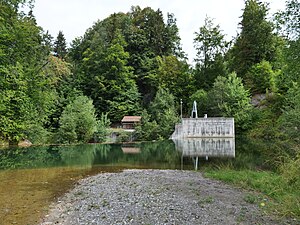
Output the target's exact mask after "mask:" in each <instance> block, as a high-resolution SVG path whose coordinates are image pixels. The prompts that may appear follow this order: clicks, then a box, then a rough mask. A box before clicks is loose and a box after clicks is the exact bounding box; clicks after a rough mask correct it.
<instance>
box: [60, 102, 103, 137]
mask: <svg viewBox="0 0 300 225" xmlns="http://www.w3.org/2000/svg"><path fill="white" fill-rule="evenodd" d="M59 124H60V128H59V131H58V134H59V135H58V140H57V141H58V142H59V143H76V142H88V141H89V140H90V139H91V138H92V137H93V134H94V133H95V132H96V131H97V119H96V115H95V108H94V106H93V102H92V100H90V99H89V98H88V97H86V96H79V97H77V98H76V99H75V100H74V101H73V102H72V103H70V104H69V105H67V106H66V108H65V109H64V111H63V113H62V115H61V117H60V120H59Z"/></svg>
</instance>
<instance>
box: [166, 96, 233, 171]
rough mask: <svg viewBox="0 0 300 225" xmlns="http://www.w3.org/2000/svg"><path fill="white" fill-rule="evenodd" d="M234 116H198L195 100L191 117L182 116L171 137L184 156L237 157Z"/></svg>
mask: <svg viewBox="0 0 300 225" xmlns="http://www.w3.org/2000/svg"><path fill="white" fill-rule="evenodd" d="M234 136H235V134H234V118H216V117H212V118H207V115H205V116H204V118H198V114H197V103H196V102H195V101H194V104H193V109H192V113H191V118H182V119H181V123H180V124H177V125H176V126H175V131H174V133H173V134H172V136H171V137H170V139H172V140H173V142H174V143H175V145H176V149H177V150H178V151H181V152H182V161H183V157H195V159H194V158H193V159H194V163H195V169H197V168H198V157H205V158H206V160H208V158H209V157H230V158H234V157H235V142H234Z"/></svg>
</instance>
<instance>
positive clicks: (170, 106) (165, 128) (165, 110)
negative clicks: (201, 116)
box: [149, 88, 179, 139]
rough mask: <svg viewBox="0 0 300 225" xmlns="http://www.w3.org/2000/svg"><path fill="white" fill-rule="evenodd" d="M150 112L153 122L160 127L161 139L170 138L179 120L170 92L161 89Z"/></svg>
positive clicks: (151, 105) (152, 103)
mask: <svg viewBox="0 0 300 225" xmlns="http://www.w3.org/2000/svg"><path fill="white" fill-rule="evenodd" d="M149 110H150V113H151V118H152V120H153V121H156V122H157V125H158V127H159V131H158V135H159V137H160V138H163V139H166V138H168V137H169V136H170V135H171V134H172V132H173V130H174V127H175V124H176V123H177V122H178V119H179V118H178V115H177V113H176V109H175V103H174V96H173V95H172V94H170V93H169V91H168V90H166V89H163V88H159V89H158V91H157V93H156V96H155V98H154V100H153V102H151V104H150V108H149Z"/></svg>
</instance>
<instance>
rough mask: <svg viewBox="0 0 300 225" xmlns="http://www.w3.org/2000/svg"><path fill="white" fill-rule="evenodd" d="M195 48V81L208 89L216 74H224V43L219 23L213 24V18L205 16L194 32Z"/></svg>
mask: <svg viewBox="0 0 300 225" xmlns="http://www.w3.org/2000/svg"><path fill="white" fill-rule="evenodd" d="M195 35H196V37H195V39H194V44H195V48H196V50H197V58H196V59H195V61H196V68H195V71H194V74H195V83H196V87H197V88H204V89H206V90H208V89H209V88H211V86H212V84H213V82H214V80H215V79H216V77H217V76H220V75H225V65H224V57H223V56H224V53H225V51H226V46H227V45H228V43H226V41H225V39H224V35H223V34H222V32H221V30H220V26H219V25H216V26H215V25H214V24H213V20H212V19H211V18H209V17H206V18H205V23H204V25H203V26H202V27H200V29H199V32H196V33H195Z"/></svg>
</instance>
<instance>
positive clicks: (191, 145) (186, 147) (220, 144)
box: [173, 138, 235, 170]
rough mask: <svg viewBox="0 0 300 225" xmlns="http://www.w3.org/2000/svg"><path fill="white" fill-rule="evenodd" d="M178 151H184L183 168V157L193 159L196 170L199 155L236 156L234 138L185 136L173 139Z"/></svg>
mask: <svg viewBox="0 0 300 225" xmlns="http://www.w3.org/2000/svg"><path fill="white" fill-rule="evenodd" d="M173 142H174V143H175V148H176V150H177V151H180V152H182V156H181V168H182V169H183V158H184V157H190V158H192V159H193V162H194V167H195V170H198V166H199V165H198V164H199V157H205V158H206V160H208V159H209V158H214V157H219V158H234V157H235V139H234V138H183V139H173Z"/></svg>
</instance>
